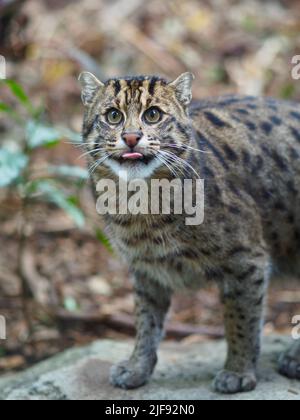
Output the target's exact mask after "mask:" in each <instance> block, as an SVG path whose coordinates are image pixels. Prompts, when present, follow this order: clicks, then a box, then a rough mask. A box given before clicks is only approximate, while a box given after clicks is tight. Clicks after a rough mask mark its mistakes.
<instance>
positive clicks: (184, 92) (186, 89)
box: [170, 73, 195, 105]
mask: <svg viewBox="0 0 300 420" xmlns="http://www.w3.org/2000/svg"><path fill="white" fill-rule="evenodd" d="M194 79H195V76H194V75H193V74H192V73H183V74H182V75H181V76H179V77H178V78H177V79H176V80H174V82H171V83H170V86H172V87H173V88H174V89H175V93H176V97H177V99H178V100H179V101H180V102H181V103H182V104H183V105H189V103H190V102H191V100H192V97H193V95H192V84H193V80H194Z"/></svg>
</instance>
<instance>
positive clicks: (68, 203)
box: [29, 180, 85, 228]
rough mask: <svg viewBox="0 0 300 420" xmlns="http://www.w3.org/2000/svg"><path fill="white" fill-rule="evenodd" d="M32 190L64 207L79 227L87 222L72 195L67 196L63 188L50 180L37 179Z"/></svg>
mask: <svg viewBox="0 0 300 420" xmlns="http://www.w3.org/2000/svg"><path fill="white" fill-rule="evenodd" d="M29 188H31V190H33V191H35V192H38V193H40V194H42V195H43V196H44V197H45V199H47V200H48V201H50V202H52V203H54V204H56V205H57V206H58V207H60V208H61V209H63V210H64V211H65V212H66V213H67V214H68V215H69V216H70V217H71V218H72V219H73V220H74V222H75V223H76V225H77V226H78V227H80V228H81V227H83V226H84V224H85V217H84V214H83V212H82V211H81V210H80V208H79V207H78V206H77V205H75V204H74V202H73V200H72V197H71V198H70V197H69V196H67V195H66V194H65V193H64V192H63V191H62V189H61V188H59V187H58V186H57V185H56V184H54V183H51V182H50V181H45V180H41V181H35V185H34V188H32V185H31V187H29Z"/></svg>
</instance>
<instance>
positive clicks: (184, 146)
mask: <svg viewBox="0 0 300 420" xmlns="http://www.w3.org/2000/svg"><path fill="white" fill-rule="evenodd" d="M163 146H167V147H171V148H174V149H189V150H194V151H195V152H199V153H206V154H208V155H210V154H212V152H209V151H206V150H201V149H196V148H195V147H192V146H189V145H187V144H184V143H179V144H174V143H164V144H162V147H163Z"/></svg>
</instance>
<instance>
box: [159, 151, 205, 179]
mask: <svg viewBox="0 0 300 420" xmlns="http://www.w3.org/2000/svg"><path fill="white" fill-rule="evenodd" d="M161 153H163V154H166V155H167V156H169V157H170V158H172V159H173V161H174V162H176V161H179V162H180V163H181V164H182V165H184V166H187V167H188V168H190V169H191V170H192V171H193V172H194V174H195V175H197V178H198V179H201V178H200V175H199V174H198V173H197V171H196V170H195V168H193V166H192V165H190V164H189V163H188V162H187V161H185V160H184V159H181V158H180V157H179V156H176V155H175V154H174V153H172V152H165V151H161Z"/></svg>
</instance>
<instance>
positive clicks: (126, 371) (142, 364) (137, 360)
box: [110, 272, 171, 389]
mask: <svg viewBox="0 0 300 420" xmlns="http://www.w3.org/2000/svg"><path fill="white" fill-rule="evenodd" d="M134 289H135V298H136V317H137V322H136V327H137V337H136V344H135V348H134V351H133V354H132V356H131V357H130V358H129V359H128V360H125V361H123V362H121V363H119V364H118V365H116V366H113V367H112V369H111V375H110V382H111V384H112V385H114V386H116V387H119V388H123V389H134V388H138V387H140V386H143V385H145V384H146V383H147V382H148V380H149V379H150V377H151V375H152V373H153V370H154V368H155V365H156V363H157V349H158V346H159V343H160V341H161V339H162V336H163V327H164V320H165V316H166V314H167V312H168V309H169V307H170V303H171V291H170V290H169V289H166V288H165V287H163V286H160V285H159V284H158V283H157V282H156V281H154V280H151V279H150V278H149V277H148V276H147V275H145V274H143V273H139V272H137V273H136V275H135V285H134Z"/></svg>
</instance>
